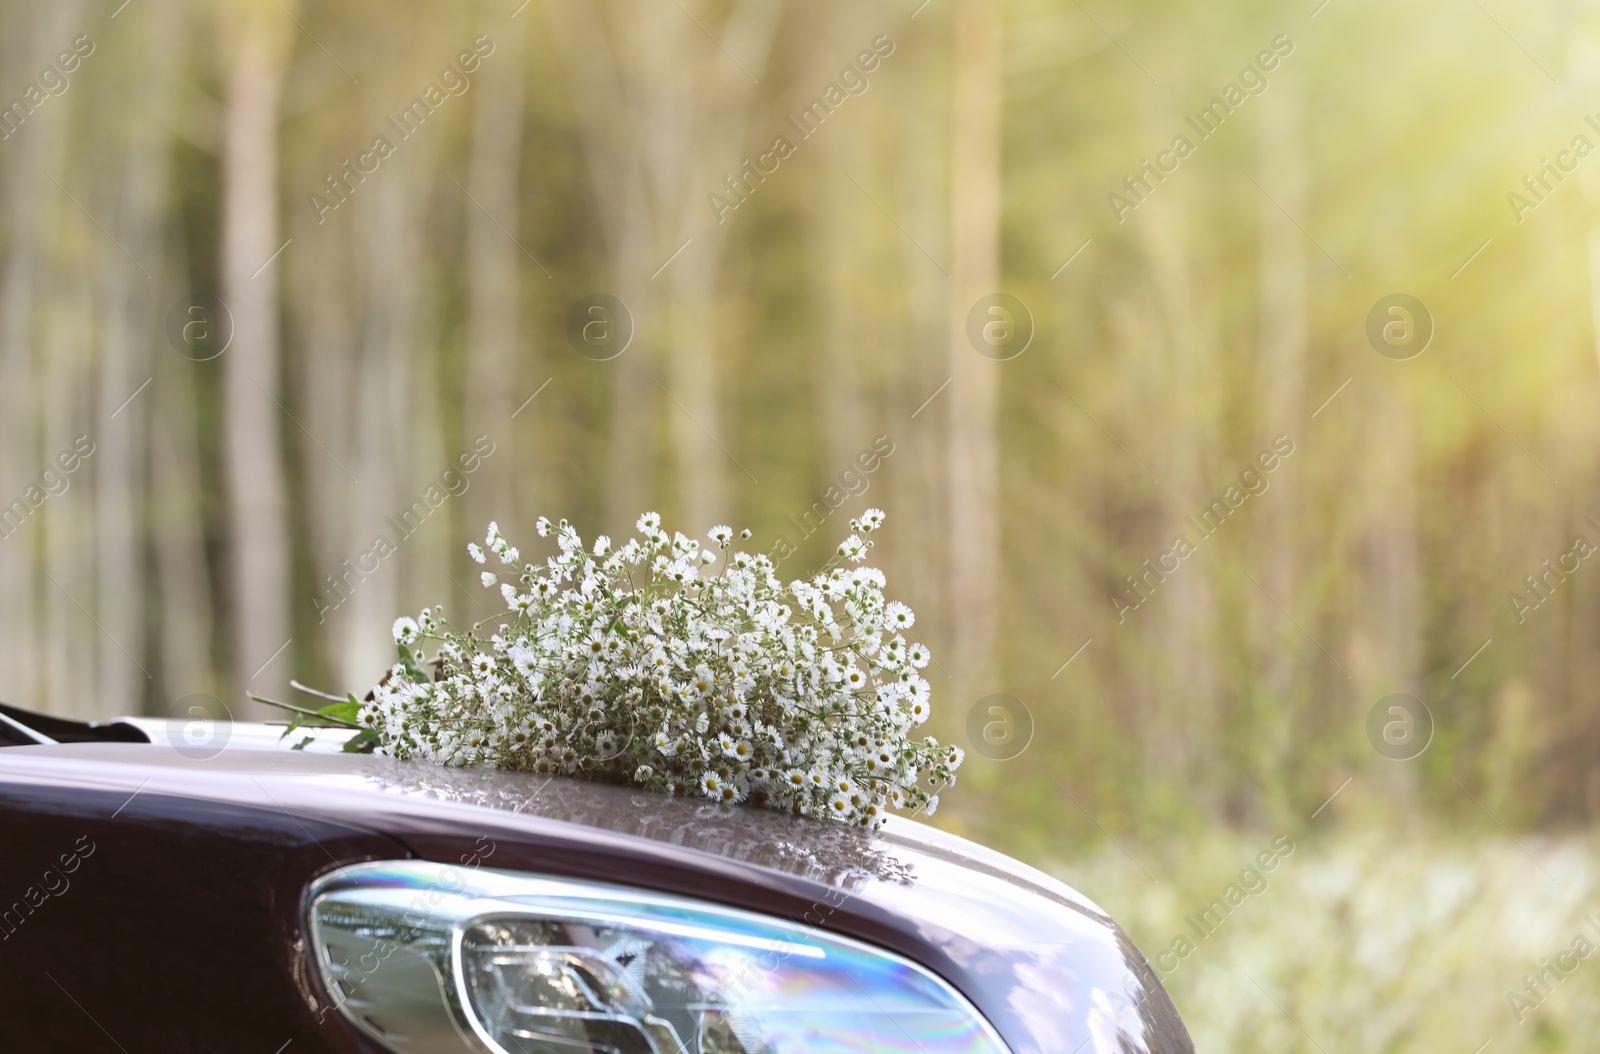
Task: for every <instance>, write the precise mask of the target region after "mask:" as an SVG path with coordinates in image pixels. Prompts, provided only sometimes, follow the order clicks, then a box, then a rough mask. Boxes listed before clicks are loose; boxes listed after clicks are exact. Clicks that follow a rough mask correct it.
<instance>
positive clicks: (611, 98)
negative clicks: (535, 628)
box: [0, 0, 1600, 1054]
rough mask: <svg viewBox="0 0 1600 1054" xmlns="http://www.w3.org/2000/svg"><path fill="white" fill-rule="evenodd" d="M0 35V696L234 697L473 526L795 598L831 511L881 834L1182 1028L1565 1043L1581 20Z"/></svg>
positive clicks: (1579, 752)
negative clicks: (618, 545) (644, 533)
mask: <svg viewBox="0 0 1600 1054" xmlns="http://www.w3.org/2000/svg"><path fill="white" fill-rule="evenodd" d="M919 3H920V4H921V6H918V4H919ZM119 4H120V5H121V6H118V5H119ZM519 4H520V6H519ZM0 25H3V27H4V29H3V31H0V103H5V104H6V105H7V106H8V109H6V110H4V111H3V112H0V685H3V689H0V697H3V698H4V699H5V700H6V701H8V702H11V703H14V704H17V705H21V706H25V707H31V708H35V709H41V710H47V711H50V712H53V713H61V714H71V715H78V716H83V717H91V718H104V717H110V716H114V715H118V714H125V713H144V714H177V715H180V716H181V715H185V714H187V713H189V712H190V708H191V707H196V706H198V707H201V708H203V709H204V710H206V711H208V712H212V713H219V714H220V713H222V712H224V710H226V711H227V712H231V713H232V714H234V715H236V716H240V717H252V718H260V717H262V716H265V714H266V711H264V710H263V709H259V708H258V704H254V703H251V702H249V701H248V700H247V698H246V695H245V693H246V692H247V691H249V692H256V693H264V694H267V695H274V696H286V695H287V694H288V692H289V688H288V682H289V680H290V679H291V678H295V679H298V680H300V681H302V682H305V683H309V684H312V685H316V686H319V687H322V688H326V689H334V690H337V691H340V692H342V691H345V690H355V691H358V692H360V691H364V690H365V689H366V688H367V687H368V686H370V685H371V683H372V682H373V681H374V680H376V678H377V677H378V676H379V675H380V674H381V673H382V671H383V669H384V668H385V666H386V664H387V663H388V662H389V661H390V658H391V648H392V645H391V644H389V642H388V630H389V626H390V623H391V622H392V620H393V619H394V617H395V616H396V615H397V614H400V613H402V612H415V611H416V610H417V609H418V608H420V607H421V606H423V605H425V604H432V603H442V604H444V605H445V606H446V608H447V610H448V611H449V612H450V613H452V614H453V615H456V616H459V617H461V618H464V619H470V618H476V617H482V616H483V615H485V614H488V613H489V612H491V611H493V610H495V609H496V607H497V605H498V604H499V601H498V598H497V597H496V596H495V595H493V594H492V593H490V592H488V591H486V590H483V589H481V588H480V587H479V586H478V585H477V582H476V573H475V571H474V565H472V564H470V562H469V561H468V559H467V557H466V555H465V551H464V547H465V544H466V543H467V541H469V540H472V539H474V538H478V539H481V536H482V532H483V529H484V526H485V525H486V524H487V522H488V521H489V520H491V519H494V520H497V521H498V522H499V523H500V525H501V526H502V528H503V529H504V530H505V531H506V533H507V534H508V535H510V536H511V537H512V538H513V540H515V541H519V542H520V543H521V544H522V546H523V549H524V551H525V552H529V553H534V552H539V551H541V550H539V549H538V548H537V547H538V545H539V542H538V539H537V538H535V537H533V532H532V530H531V527H532V524H533V521H534V520H535V519H536V517H538V516H539V515H541V514H547V515H550V516H552V517H560V516H566V517H568V518H570V519H572V520H573V521H574V522H575V523H576V524H577V525H578V526H579V528H580V530H581V531H582V532H583V533H584V534H585V535H586V536H588V535H590V534H593V533H595V532H601V531H604V532H609V533H610V534H612V535H613V536H618V535H624V534H626V533H627V532H628V531H629V530H630V529H631V524H632V522H633V520H634V518H635V517H636V516H637V515H638V514H639V513H640V512H642V511H644V510H645V509H647V508H648V509H658V510H659V511H661V512H662V513H663V514H664V516H665V517H666V519H667V523H668V526H669V527H675V528H681V529H683V530H686V531H690V532H693V533H696V534H702V533H703V532H704V531H705V530H706V529H707V528H709V527H710V526H712V525H713V524H717V523H724V522H726V523H730V524H733V525H734V526H735V527H746V526H747V527H749V528H750V529H751V530H752V531H753V532H754V537H753V538H752V539H751V542H750V543H749V544H750V545H752V546H755V547H757V548H759V549H760V550H761V551H763V552H767V553H770V554H772V555H773V556H774V558H775V559H778V560H779V561H780V573H781V574H783V575H784V576H786V577H800V576H802V575H807V574H809V573H810V572H811V571H813V570H814V569H816V568H817V567H818V566H819V565H820V564H821V563H822V562H824V561H825V560H826V559H827V557H828V555H829V553H830V552H831V550H832V548H833V546H834V545H835V544H837V542H838V541H839V540H840V539H842V538H843V537H844V535H845V534H846V533H847V522H848V520H849V519H850V517H851V516H853V515H857V514H859V513H860V512H861V511H863V510H865V509H866V508H868V507H872V506H877V507H881V508H883V509H884V510H886V511H887V512H888V514H889V521H888V526H887V528H886V529H885V530H884V532H883V534H882V535H881V541H880V544H879V548H878V549H877V551H876V552H875V554H874V556H875V558H877V559H879V560H880V561H881V564H882V565H883V566H884V567H885V568H886V570H887V571H888V573H889V582H890V587H891V588H890V592H891V594H894V595H897V596H898V597H900V598H901V599H904V600H906V601H907V602H909V603H911V604H912V605H913V606H914V607H915V608H916V610H917V611H918V613H919V622H918V626H917V631H918V634H920V636H921V639H922V640H924V641H925V642H926V643H927V644H929V645H930V646H931V647H932V648H933V649H934V654H935V656H936V658H937V659H938V666H937V667H936V668H935V671H934V674H933V678H934V681H935V693H936V694H935V700H936V713H935V718H934V722H933V727H934V731H935V732H936V733H937V734H938V735H939V736H941V737H942V738H944V739H946V740H948V741H952V742H956V743H960V744H962V745H963V746H965V747H966V748H967V750H968V754H969V762H968V765H967V767H966V769H965V770H964V775H963V779H962V780H961V783H960V785H959V786H958V787H956V788H953V789H952V790H951V791H950V792H949V793H947V794H946V795H945V796H944V803H945V804H944V808H942V809H941V810H940V812H939V814H938V815H937V816H936V817H935V818H934V821H933V822H936V823H939V824H942V825H945V826H947V827H949V828H951V829H953V830H957V831H960V832H961V833H963V834H966V835H968V836H969V837H973V838H975V839H978V840H980V841H983V842H985V843H988V844H991V845H994V846H997V847H999V848H1002V849H1005V850H1007V851H1009V852H1012V853H1014V854H1016V855H1018V856H1020V857H1022V858H1023V859H1026V860H1028V861H1030V862H1033V863H1035V864H1037V865H1039V866H1041V867H1043V868H1046V869H1047V870H1050V871H1051V872H1053V873H1055V874H1058V875H1060V876H1062V877H1063V878H1065V879H1067V880H1068V881H1071V882H1073V883H1074V884H1076V885H1078V886H1079V887H1080V888H1082V889H1083V890H1084V891H1085V892H1086V893H1087V894H1088V895H1089V896H1091V897H1093V898H1095V899H1096V900H1098V901H1099V902H1100V903H1102V904H1103V905H1104V906H1105V907H1106V908H1107V909H1108V910H1110V911H1111V912H1112V913H1113V914H1114V915H1116V916H1117V917H1118V918H1119V919H1120V920H1122V922H1123V923H1124V925H1125V926H1126V927H1127V928H1128V929H1129V930H1130V932H1131V933H1132V934H1133V936H1134V938H1135V939H1136V940H1137V941H1138V942H1139V944H1140V945H1141V947H1142V948H1143V949H1144V950H1145V952H1146V953H1147V954H1148V955H1150V956H1151V958H1152V959H1153V960H1154V961H1155V962H1156V963H1157V967H1158V969H1159V970H1160V971H1161V972H1162V973H1163V974H1164V975H1166V976H1167V981H1168V984H1169V986H1170V987H1171V988H1172V990H1173V993H1174V996H1175V998H1176V999H1177V1001H1178V1004H1179V1006H1180V1009H1181V1010H1182V1011H1183V1013H1184V1015H1185V1017H1186V1018H1187V1020H1188V1021H1189V1023H1190V1026H1191V1028H1192V1029H1193V1031H1194V1032H1195V1034H1196V1038H1197V1040H1198V1041H1199V1043H1200V1046H1201V1049H1209V1050H1214V1051H1224V1050H1226V1051H1236V1052H1256V1051H1260V1052H1268V1051H1271V1052H1284V1051H1313V1050H1318V1051H1335V1050H1357V1049H1359V1050H1373V1051H1376V1050H1384V1051H1419V1052H1422V1051H1427V1052H1438V1051H1461V1052H1462V1054H1477V1052H1478V1051H1481V1050H1483V1049H1484V1047H1483V1046H1480V1044H1485V1045H1489V1047H1488V1049H1490V1050H1493V1051H1495V1052H1496V1054H1498V1052H1500V1051H1533V1050H1540V1051H1544V1050H1573V1051H1578V1050H1585V1049H1592V1047H1591V1044H1592V1040H1589V1039H1587V1037H1588V1036H1590V1035H1592V1034H1593V1031H1594V1030H1595V1029H1596V1028H1600V958H1592V959H1586V958H1584V957H1581V956H1579V955H1577V954H1576V953H1574V952H1573V951H1572V949H1573V948H1574V947H1575V944H1576V943H1579V942H1580V940H1581V941H1582V942H1586V946H1587V945H1592V946H1594V947H1600V916H1597V914H1596V913H1600V867H1597V859H1596V855H1595V851H1594V844H1593V842H1592V839H1591V836H1590V831H1591V830H1592V828H1593V826H1594V823H1595V821H1596V819H1597V817H1600V750H1597V747H1600V707H1597V706H1596V692H1597V683H1600V677H1597V675H1600V647H1597V646H1596V644H1597V630H1600V560H1595V559H1593V558H1592V557H1593V556H1594V555H1595V554H1596V553H1597V552H1600V495H1597V493H1596V492H1597V485H1600V448H1597V444H1596V439H1597V437H1600V414H1597V408H1600V370H1597V365H1600V354H1597V353H1600V344H1597V338H1596V328H1597V317H1600V15H1597V13H1596V12H1595V9H1594V5H1592V4H1578V3H1563V4H1549V5H1527V4H1515V3H1511V2H1509V0H1423V2H1419V3H1413V4H1407V5H1392V4H1381V3H1377V2H1375V0H1327V2H1325V3H1322V4H1321V6H1320V7H1319V6H1318V4H1317V0H1300V2H1296V3H1293V4H1266V3H1254V2H1240V3H1232V4H1216V3H1199V2H1182V0H1169V2H1157V0H1148V2H1147V0H1086V2H1084V3H1081V4H1080V3H1078V2H1077V0H1005V2H999V0H927V2H925V3H922V2H921V0H896V2H894V3H875V2H874V3H864V2H860V0H849V2H829V3H816V2H810V3H788V2H784V0H648V2H634V3H621V2H601V0H595V2H593V3H590V2H588V0H528V2H527V3H522V2H521V0H482V2H479V3H475V4H474V3H432V4H425V3H416V2H411V0H386V2H381V3H380V2H377V0H345V2H341V3H327V4H316V5H312V4H304V3H297V2H296V0H260V2H257V0H127V2H125V3H123V2H122V0H95V2H93V3H88V2H80V0H53V2H52V3H49V4H38V3H23V2H20V0H5V2H4V3H0ZM1180 540H1181V541H1180ZM1130 576H1131V577H1130ZM1392 697H1399V698H1398V699H1396V698H1392ZM1285 844H1287V845H1288V846H1289V847H1290V849H1289V850H1287V851H1286V850H1285V849H1284V845H1285ZM1262 854H1266V855H1267V856H1268V857H1269V858H1270V859H1271V860H1272V862H1273V869H1272V870H1271V871H1270V872H1265V871H1264V865H1262V864H1261V863H1260V859H1261V856H1262ZM1248 868H1255V869H1256V871H1251V872H1250V873H1249V874H1245V875H1241V872H1242V871H1244V870H1245V869H1248ZM1257 872H1263V873H1260V874H1257ZM1217 898H1222V899H1223V900H1224V902H1225V903H1227V902H1228V901H1229V900H1230V898H1231V901H1232V902H1231V903H1229V904H1228V906H1229V908H1230V911H1229V912H1228V913H1227V914H1226V916H1225V918H1224V919H1223V920H1222V921H1221V922H1220V924H1218V925H1215V926H1212V925H1211V924H1210V923H1208V922H1205V921H1203V920H1199V916H1200V915H1201V914H1202V912H1204V911H1205V910H1207V909H1208V906H1209V905H1210V904H1211V903H1212V901H1213V900H1214V899H1217ZM1590 916H1596V918H1595V921H1594V922H1593V923H1590V922H1588V921H1586V919H1587V918H1588V917H1590ZM1191 919H1195V920H1197V921H1196V922H1191V921H1189V920H1191ZM1213 931H1214V932H1213ZM1180 938H1183V941H1184V942H1187V945H1188V950H1187V951H1184V950H1183V949H1182V948H1181V947H1180ZM1563 954H1565V955H1566V958H1565V959H1562V958H1561V956H1562V955H1563ZM1562 963H1571V964H1573V969H1572V970H1571V971H1568V970H1566V969H1565V968H1564V967H1563V966H1562V965H1561V964H1562ZM1529 974H1533V975H1541V974H1542V976H1539V977H1536V978H1535V979H1534V980H1533V981H1530V980H1529V978H1528V976H1527V975H1529ZM1530 985H1531V987H1530Z"/></svg>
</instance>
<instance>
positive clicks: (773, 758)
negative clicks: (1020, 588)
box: [329, 509, 962, 827]
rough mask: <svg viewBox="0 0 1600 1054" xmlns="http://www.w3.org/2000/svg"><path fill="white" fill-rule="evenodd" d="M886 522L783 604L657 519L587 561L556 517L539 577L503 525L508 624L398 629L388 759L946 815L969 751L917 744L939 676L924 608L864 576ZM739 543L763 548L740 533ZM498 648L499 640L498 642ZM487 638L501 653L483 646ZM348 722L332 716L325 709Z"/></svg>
mask: <svg viewBox="0 0 1600 1054" xmlns="http://www.w3.org/2000/svg"><path fill="white" fill-rule="evenodd" d="M883 520H884V514H883V513H882V512H881V511H879V510H877V509H869V510H867V512H866V513H865V514H863V515H862V516H861V517H860V518H859V519H856V520H852V521H851V523H850V527H851V530H852V531H853V532H854V533H853V534H852V535H851V536H850V537H849V538H848V539H847V540H846V541H845V542H844V543H843V544H842V545H840V546H839V549H838V555H839V557H840V559H841V560H842V561H843V562H844V563H845V564H847V565H856V566H840V567H836V568H834V569H832V570H828V571H826V572H824V573H821V574H818V575H816V576H815V577H813V578H812V579H811V581H809V582H802V581H795V582H791V583H789V584H788V585H787V586H785V585H783V584H782V583H781V582H780V581H779V580H778V577H777V575H776V574H775V573H774V568H773V564H772V561H771V560H769V559H768V558H767V557H766V556H764V555H760V554H757V555H753V556H752V555H750V554H748V553H744V552H733V553H731V554H730V555H724V556H722V557H721V558H722V560H723V564H722V567H721V568H720V569H719V570H718V571H717V572H716V573H714V574H708V573H707V572H708V569H709V567H710V565H712V564H715V563H716V562H717V561H718V559H719V552H720V553H721V554H728V551H729V550H730V548H731V547H732V545H733V542H734V532H733V531H732V530H730V529H729V528H727V527H716V528H713V529H712V530H711V532H710V534H709V537H710V540H711V542H712V543H713V544H714V545H715V547H716V549H717V550H718V551H719V552H712V551H709V550H708V549H706V548H702V546H701V545H700V543H699V542H698V541H696V540H695V539H693V538H689V537H686V536H685V535H683V534H681V533H677V534H673V535H668V534H667V532H666V531H665V530H663V529H662V527H661V518H660V517H659V516H658V515H656V514H655V513H646V514H645V515H643V516H641V517H640V518H639V522H638V530H639V532H640V533H639V536H638V537H636V538H634V539H632V540H631V541H629V542H628V543H627V544H625V545H622V546H620V547H615V548H614V547H613V546H612V544H611V542H610V540H609V539H608V538H606V537H605V536H604V535H602V536H600V537H598V538H596V539H595V541H594V544H593V545H592V546H587V547H586V546H585V544H584V541H583V539H582V538H580V537H579V536H578V532H577V531H576V530H575V529H574V528H573V527H572V526H571V525H570V524H568V523H567V521H566V520H562V521H561V522H560V523H556V524H552V523H551V522H550V521H549V520H547V519H545V518H543V517H541V518H540V519H539V521H538V532H539V534H540V536H541V537H548V536H550V535H551V534H554V535H555V540H556V545H557V547H558V550H559V551H558V552H557V553H556V554H555V555H553V556H551V557H550V558H549V559H548V560H546V561H545V562H544V563H543V564H539V563H523V562H522V558H521V554H520V553H519V552H518V550H517V549H516V548H515V547H513V546H512V545H511V544H510V543H509V542H507V541H506V539H505V538H504V537H503V536H502V535H501V533H500V530H499V528H498V527H497V526H496V525H495V524H492V523H491V524H490V525H489V534H488V537H487V539H486V540H485V548H486V549H487V553H486V552H485V548H480V547H478V546H477V545H470V546H468V552H469V553H470V554H471V556H472V558H473V559H474V560H476V561H478V562H479V563H485V562H486V561H487V560H488V554H493V556H494V557H495V558H496V559H497V560H498V561H499V563H500V564H501V565H502V566H503V567H505V568H506V570H503V571H500V572H495V571H487V570H486V571H484V572H483V583H484V585H485V586H486V587H490V588H494V587H498V588H499V591H500V593H501V595H502V596H503V597H504V599H505V604H506V611H505V612H503V613H502V614H500V615H497V616H494V617H492V618H490V619H486V620H484V622H481V623H479V624H478V625H477V626H474V627H472V629H470V630H467V631H465V632H463V631H460V630H457V629H455V628H453V627H452V626H451V625H449V623H447V622H446V621H445V620H444V619H443V617H442V615H441V609H439V608H431V609H427V610H424V611H423V612H422V613H421V614H420V615H419V616H418V617H417V618H415V619H412V618H402V619H399V620H398V621H396V622H395V624H394V638H395V642H396V644H397V645H398V646H399V652H400V661H399V662H398V663H396V664H395V666H394V667H393V668H392V669H391V670H390V671H389V673H388V675H387V676H385V678H384V679H383V681H382V682H381V683H380V684H378V686H377V687H375V688H374V689H373V690H372V693H371V694H370V696H369V697H368V699H367V701H366V702H365V703H363V704H361V705H360V707H359V709H356V708H355V707H350V709H351V710H353V711H354V713H353V714H351V715H345V716H353V717H354V719H355V722H356V724H357V725H359V726H360V727H361V728H362V729H363V730H364V731H363V733H362V735H363V737H365V738H366V739H367V740H368V741H371V742H375V745H376V749H377V750H378V751H380V752H381V753H384V754H388V755H391V756H393V757H397V758H419V759H425V760H429V761H435V762H438V763H441V764H446V765H492V766H497V767H500V768H507V769H519V770H529V771H534V772H548V773H564V774H576V775H583V776H588V777H592V778H595V779H603V780H610V781H613V782H628V781H631V782H633V783H636V784H642V785H644V786H646V787H649V788H652V789H656V790H661V791H665V792H667V793H669V794H678V795H692V796H700V797H705V798H710V799H712V800H715V801H725V802H746V801H748V802H750V803H752V804H762V805H767V806H769V807H771V808H774V809H780V810H784V811H791V812H794V813H798V814H800V815H804V816H811V817H832V818H834V819H838V820H843V821H846V822H849V823H855V824H859V825H861V826H864V827H877V826H880V825H881V824H882V823H883V820H884V818H885V816H886V815H887V810H888V809H889V808H894V809H906V808H910V809H914V810H918V811H923V812H927V813H930V814H931V813H932V812H933V810H934V809H935V808H936V807H937V805H938V797H937V792H938V791H939V790H940V789H942V788H943V787H945V786H948V785H950V784H951V783H954V782H955V770H956V769H957V768H958V767H959V766H960V764H961V761H962V751H961V749H960V748H959V747H954V746H952V747H944V746H941V745H940V744H939V742H938V741H937V740H935V739H933V738H931V737H930V738H927V739H923V740H916V739H912V738H911V731H912V729H913V728H915V727H916V726H917V725H920V724H922V723H923V722H924V721H926V720H927V718H928V714H929V705H928V702H929V694H930V686H929V684H928V681H927V680H926V679H925V678H924V677H923V676H922V675H921V674H920V673H919V672H918V671H919V670H921V669H922V668H924V667H926V666H927V664H928V661H929V659H930V658H931V656H930V655H929V652H928V650H927V648H925V647H923V646H922V645H921V644H916V643H911V642H909V641H908V640H907V639H906V637H905V631H906V630H909V629H910V628H911V626H912V625H913V623H914V621H915V616H914V615H913V614H912V612H911V609H910V608H909V607H907V606H906V605H904V604H901V603H898V602H894V601H889V602H885V600H884V597H883V591H882V590H883V585H884V576H883V572H881V571H878V570H876V569H874V568H871V567H864V566H859V565H860V563H861V561H862V560H863V559H864V558H865V557H866V555H867V551H868V550H869V549H871V548H872V541H871V540H870V539H871V534H872V532H873V531H875V530H876V529H878V527H880V526H881V525H882V524H883ZM740 537H749V532H748V531H745V532H743V533H742V534H741V536H740ZM485 627H488V628H487V629H486V628H485ZM480 631H481V632H485V633H487V634H488V636H487V638H485V637H484V636H480ZM329 709H333V708H329Z"/></svg>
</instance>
